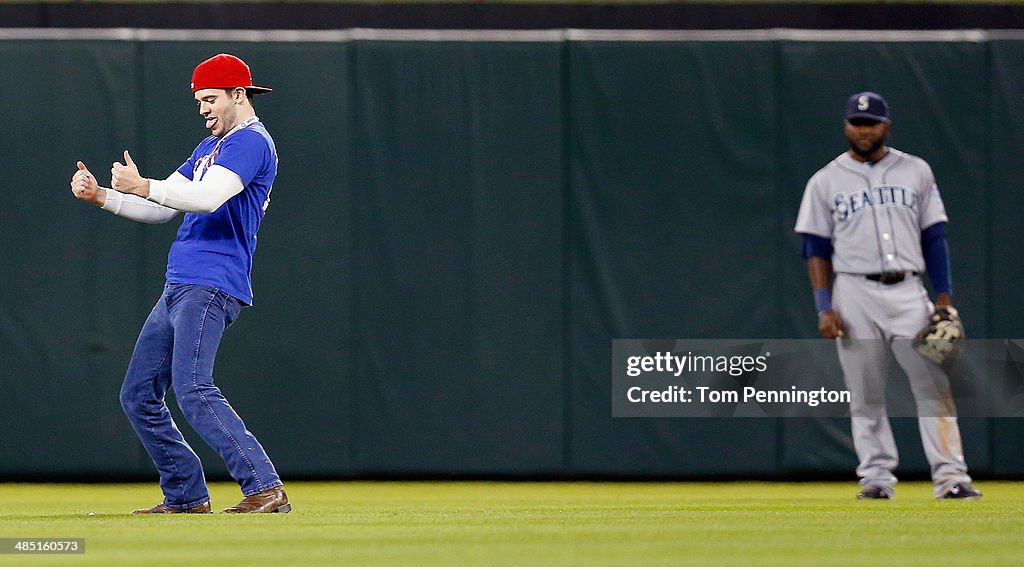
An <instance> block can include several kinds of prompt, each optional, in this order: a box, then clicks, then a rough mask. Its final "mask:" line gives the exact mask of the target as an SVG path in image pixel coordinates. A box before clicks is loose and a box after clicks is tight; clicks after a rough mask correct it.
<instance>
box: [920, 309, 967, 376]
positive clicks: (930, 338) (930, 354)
mask: <svg viewBox="0 0 1024 567" xmlns="http://www.w3.org/2000/svg"><path fill="white" fill-rule="evenodd" d="M963 338H964V324H963V321H961V320H960V314H959V313H957V310H956V308H955V307H953V306H949V307H939V308H938V309H936V310H935V314H933V315H932V316H931V319H929V321H928V326H927V327H925V328H924V329H921V332H920V333H918V334H917V337H916V338H915V339H914V348H915V349H917V352H919V353H921V356H923V357H925V358H927V359H929V360H932V361H934V362H935V363H936V364H942V363H943V362H946V361H947V360H949V359H950V358H951V357H952V356H953V355H955V354H956V351H957V348H959V346H960V339H963Z"/></svg>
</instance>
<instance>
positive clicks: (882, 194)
mask: <svg viewBox="0 0 1024 567" xmlns="http://www.w3.org/2000/svg"><path fill="white" fill-rule="evenodd" d="M947 220H948V219H947V217H946V210H945V207H944V206H943V205H942V198H941V197H940V196H939V189H938V187H937V186H936V185H935V176H934V175H933V174H932V169H931V167H930V166H929V165H928V163H927V162H925V161H924V160H923V159H921V158H919V157H917V156H913V155H911V154H908V153H906V152H901V151H899V150H896V149H893V148H889V152H888V153H887V154H886V155H885V157H884V158H882V159H881V160H880V161H878V162H876V163H874V164H870V163H862V162H859V161H857V160H855V159H853V158H852V157H850V155H849V153H847V152H844V153H843V154H842V155H840V156H838V157H837V158H835V159H834V160H832V161H831V162H830V163H829V164H828V165H826V166H825V167H823V168H821V169H820V170H818V172H817V173H815V174H814V176H813V177H811V179H810V180H809V181H808V182H807V188H806V189H805V190H804V196H803V201H802V202H801V203H800V212H799V214H798V215H797V219H796V228H795V230H796V232H799V233H806V234H814V235H817V236H821V237H823V238H829V239H831V240H832V247H833V254H832V269H833V271H835V272H837V273H850V274H873V273H879V272H900V271H915V272H924V270H925V263H924V257H923V255H922V253H921V230H923V229H925V228H928V227H929V226H931V225H933V224H935V223H938V222H945V221H947Z"/></svg>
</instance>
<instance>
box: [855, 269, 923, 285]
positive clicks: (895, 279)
mask: <svg viewBox="0 0 1024 567" xmlns="http://www.w3.org/2000/svg"><path fill="white" fill-rule="evenodd" d="M910 275H912V276H916V275H917V272H910ZM864 277H865V278H867V279H869V280H871V281H873V282H878V283H880V284H882V285H894V284H898V283H900V282H902V281H903V280H905V279H907V272H880V273H877V274H864Z"/></svg>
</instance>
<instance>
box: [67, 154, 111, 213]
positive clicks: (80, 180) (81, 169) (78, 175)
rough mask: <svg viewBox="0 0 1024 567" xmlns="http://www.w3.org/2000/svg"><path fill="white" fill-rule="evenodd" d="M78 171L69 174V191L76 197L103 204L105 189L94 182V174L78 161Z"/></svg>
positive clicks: (99, 204)
mask: <svg viewBox="0 0 1024 567" xmlns="http://www.w3.org/2000/svg"><path fill="white" fill-rule="evenodd" d="M77 165H78V171H76V172H75V174H74V175H72V176H71V193H72V194H73V195H74V196H75V198H76V199H79V200H82V201H85V202H86V203H92V204H94V205H98V206H101V207H102V206H103V201H104V200H105V197H106V191H104V190H102V188H101V187H100V186H99V183H97V182H96V176H95V175H93V174H92V172H90V171H89V168H87V167H85V164H84V163H82V162H78V164H77Z"/></svg>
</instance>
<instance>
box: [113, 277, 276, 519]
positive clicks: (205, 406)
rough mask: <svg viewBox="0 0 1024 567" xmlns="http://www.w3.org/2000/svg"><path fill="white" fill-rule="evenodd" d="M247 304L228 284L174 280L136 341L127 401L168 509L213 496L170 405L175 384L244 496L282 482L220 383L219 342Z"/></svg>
mask: <svg viewBox="0 0 1024 567" xmlns="http://www.w3.org/2000/svg"><path fill="white" fill-rule="evenodd" d="M241 310H242V304H241V303H240V302H239V301H238V300H237V299H235V298H234V297H231V296H230V295H227V294H226V293H224V292H222V291H220V290H217V289H214V288H211V287H207V286H203V285H192V284H167V285H166V286H165V287H164V292H163V294H162V295H161V296H160V299H159V300H158V301H157V302H156V305H155V306H154V307H153V311H152V312H150V314H149V318H147V319H146V324H145V325H144V326H143V327H142V332H140V333H139V340H138V341H137V342H136V343H135V352H134V353H133V354H132V360H131V362H130V363H129V364H128V371H127V373H126V375H125V377H124V385H122V386H121V407H123V408H124V411H125V413H126V414H128V419H129V420H131V422H132V426H133V427H135V432H136V433H138V435H139V439H140V440H141V441H142V445H143V446H144V447H145V448H146V452H147V453H149V456H150V458H152V459H153V463H154V464H155V465H156V468H157V471H158V472H159V473H160V488H161V489H162V490H163V493H164V504H165V505H166V506H167V507H168V508H175V509H186V508H192V507H194V506H198V505H200V504H204V503H206V502H208V501H209V500H210V493H209V491H208V490H207V487H206V478H205V476H204V475H203V466H202V463H201V462H200V461H199V457H198V456H197V455H196V453H195V451H193V450H192V447H190V446H189V444H188V443H187V442H186V441H185V438H184V437H182V435H181V431H179V430H178V427H177V426H176V425H175V423H174V420H173V419H171V414H170V411H169V410H168V409H167V404H166V403H164V399H165V397H166V394H167V389H168V388H169V387H173V388H174V396H175V397H176V398H177V400H178V407H180V408H181V411H182V413H183V414H184V416H185V419H186V420H187V421H188V423H189V425H191V426H192V428H193V429H195V430H196V432H198V433H199V435H200V436H201V437H202V438H203V441H205V442H206V443H207V444H208V445H210V447H212V448H213V449H215V450H216V451H217V453H218V454H219V455H220V457H221V458H222V459H224V462H225V464H227V467H228V471H229V472H230V473H231V476H232V477H233V478H234V479H235V480H236V481H238V484H239V485H240V486H241V487H242V493H243V494H244V495H246V496H249V495H252V494H256V493H257V492H262V491H264V490H267V489H269V488H273V487H275V486H281V484H282V483H281V479H280V477H278V475H277V471H276V470H275V469H274V465H273V464H272V463H271V462H270V458H269V457H267V453H266V452H265V451H264V450H263V447H262V446H261V445H260V443H259V441H257V440H256V437H255V436H253V434H252V433H250V432H249V431H248V430H247V429H246V428H245V424H244V423H242V419H241V418H240V417H238V414H237V413H235V410H234V409H232V407H231V405H230V404H228V401H227V400H226V399H225V398H224V395H223V394H221V392H220V389H219V388H217V386H215V385H214V384H213V363H214V359H215V358H216V357H217V347H218V346H219V345H220V340H221V337H222V336H223V335H224V331H225V330H227V328H228V327H230V326H231V323H233V322H234V321H235V319H236V318H237V317H238V314H239V312H240V311H241Z"/></svg>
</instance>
